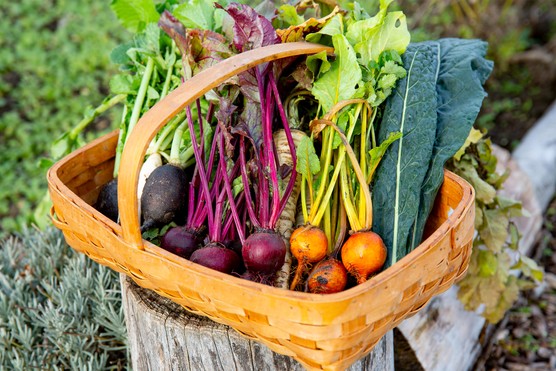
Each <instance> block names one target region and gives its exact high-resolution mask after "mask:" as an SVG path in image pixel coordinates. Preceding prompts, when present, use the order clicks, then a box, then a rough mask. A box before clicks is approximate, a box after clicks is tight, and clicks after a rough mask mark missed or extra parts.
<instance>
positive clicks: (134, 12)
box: [110, 0, 160, 33]
mask: <svg viewBox="0 0 556 371" xmlns="http://www.w3.org/2000/svg"><path fill="white" fill-rule="evenodd" d="M110 6H111V8H112V10H113V11H114V13H116V16H117V17H118V19H119V20H120V22H121V23H122V25H123V26H124V27H125V28H127V29H128V30H130V31H131V32H134V33H138V32H141V31H143V30H144V29H145V27H146V25H147V24H149V23H156V22H158V19H159V18H160V14H158V12H157V11H156V8H155V6H154V2H153V1H152V0H112V4H111V5H110Z"/></svg>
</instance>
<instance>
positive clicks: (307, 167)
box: [295, 136, 320, 178]
mask: <svg viewBox="0 0 556 371" xmlns="http://www.w3.org/2000/svg"><path fill="white" fill-rule="evenodd" d="M296 155H297V164H296V167H295V170H296V171H297V172H298V173H300V174H301V175H303V176H304V177H306V178H310V177H312V176H313V175H316V174H318V172H319V171H320V160H319V157H318V156H317V153H316V151H315V146H314V145H313V141H312V140H311V139H310V138H309V137H308V136H304V137H303V139H301V141H300V142H299V145H298V146H297V148H296Z"/></svg>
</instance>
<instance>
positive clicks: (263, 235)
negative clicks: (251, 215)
mask: <svg viewBox="0 0 556 371" xmlns="http://www.w3.org/2000/svg"><path fill="white" fill-rule="evenodd" d="M242 255H243V262H244V263H245V267H246V268H247V270H249V271H251V272H259V273H264V274H273V273H276V272H277V271H278V270H279V269H280V268H281V267H282V265H283V264H284V259H285V258H286V245H285V244H284V241H283V240H282V237H280V235H279V234H277V233H276V232H273V231H259V232H255V233H253V234H252V235H250V236H249V237H247V239H246V240H245V243H244V244H243V249H242Z"/></svg>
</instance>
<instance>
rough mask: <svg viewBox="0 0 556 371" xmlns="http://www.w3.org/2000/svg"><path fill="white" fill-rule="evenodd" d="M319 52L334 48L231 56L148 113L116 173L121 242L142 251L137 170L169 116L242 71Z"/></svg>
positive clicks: (268, 49)
mask: <svg viewBox="0 0 556 371" xmlns="http://www.w3.org/2000/svg"><path fill="white" fill-rule="evenodd" d="M321 51H326V52H329V53H331V52H332V51H333V49H332V48H330V47H326V46H323V45H319V44H311V43H306V42H294V43H284V44H276V45H270V46H265V47H261V48H258V49H254V50H249V51H247V52H244V53H241V54H237V55H234V56H232V57H230V58H228V59H225V60H224V61H222V62H219V63H218V64H216V65H214V66H212V67H210V68H208V69H206V70H204V71H201V72H199V73H198V74H197V75H195V76H193V77H192V78H191V79H189V80H187V81H186V82H185V83H183V84H182V85H181V86H179V87H178V88H177V89H175V90H174V91H172V92H171V93H170V94H168V95H167V96H166V97H164V99H162V100H161V101H160V102H158V103H157V104H155V105H154V106H153V107H152V108H151V109H150V110H149V111H147V112H146V113H145V114H144V115H143V117H141V119H140V120H139V122H138V123H137V125H136V126H135V128H134V129H133V130H132V132H131V133H130V135H129V138H128V139H127V142H126V144H125V147H124V151H123V154H122V160H121V165H120V170H119V174H120V175H119V177H118V178H119V180H118V196H119V197H118V208H119V211H120V221H121V226H122V232H123V238H124V240H125V241H126V242H127V243H128V244H129V245H131V246H133V247H135V248H137V249H139V250H143V249H144V246H143V239H142V237H141V232H140V229H139V217H138V200H137V184H138V180H139V171H140V170H141V166H142V164H143V159H144V157H145V153H146V151H147V147H148V145H149V143H150V142H151V140H152V139H153V138H154V136H155V135H156V133H158V131H159V130H160V129H161V128H162V127H163V126H164V125H165V124H166V123H167V122H168V121H170V119H171V118H172V117H174V116H175V115H176V114H177V113H178V112H179V111H181V110H182V109H183V108H184V107H186V106H188V105H189V104H191V103H193V102H194V101H195V100H196V99H197V98H200V97H201V96H203V95H204V94H205V93H206V92H208V91H209V90H211V89H213V88H215V87H217V86H218V85H220V84H222V83H223V82H225V81H226V80H228V79H229V78H230V77H233V76H235V75H237V74H239V73H241V72H243V71H246V70H248V69H250V68H253V67H255V66H257V65H259V64H262V63H266V62H270V61H273V60H277V59H281V58H286V57H293V56H299V55H308V54H315V53H318V52H321Z"/></svg>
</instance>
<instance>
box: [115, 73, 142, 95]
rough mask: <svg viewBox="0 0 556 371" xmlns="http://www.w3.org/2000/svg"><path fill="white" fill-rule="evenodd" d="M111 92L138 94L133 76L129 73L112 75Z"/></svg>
mask: <svg viewBox="0 0 556 371" xmlns="http://www.w3.org/2000/svg"><path fill="white" fill-rule="evenodd" d="M110 92H111V93H112V94H137V89H135V88H134V87H133V77H131V76H130V75H127V74H126V75H124V74H118V75H114V76H112V78H111V79H110Z"/></svg>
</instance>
